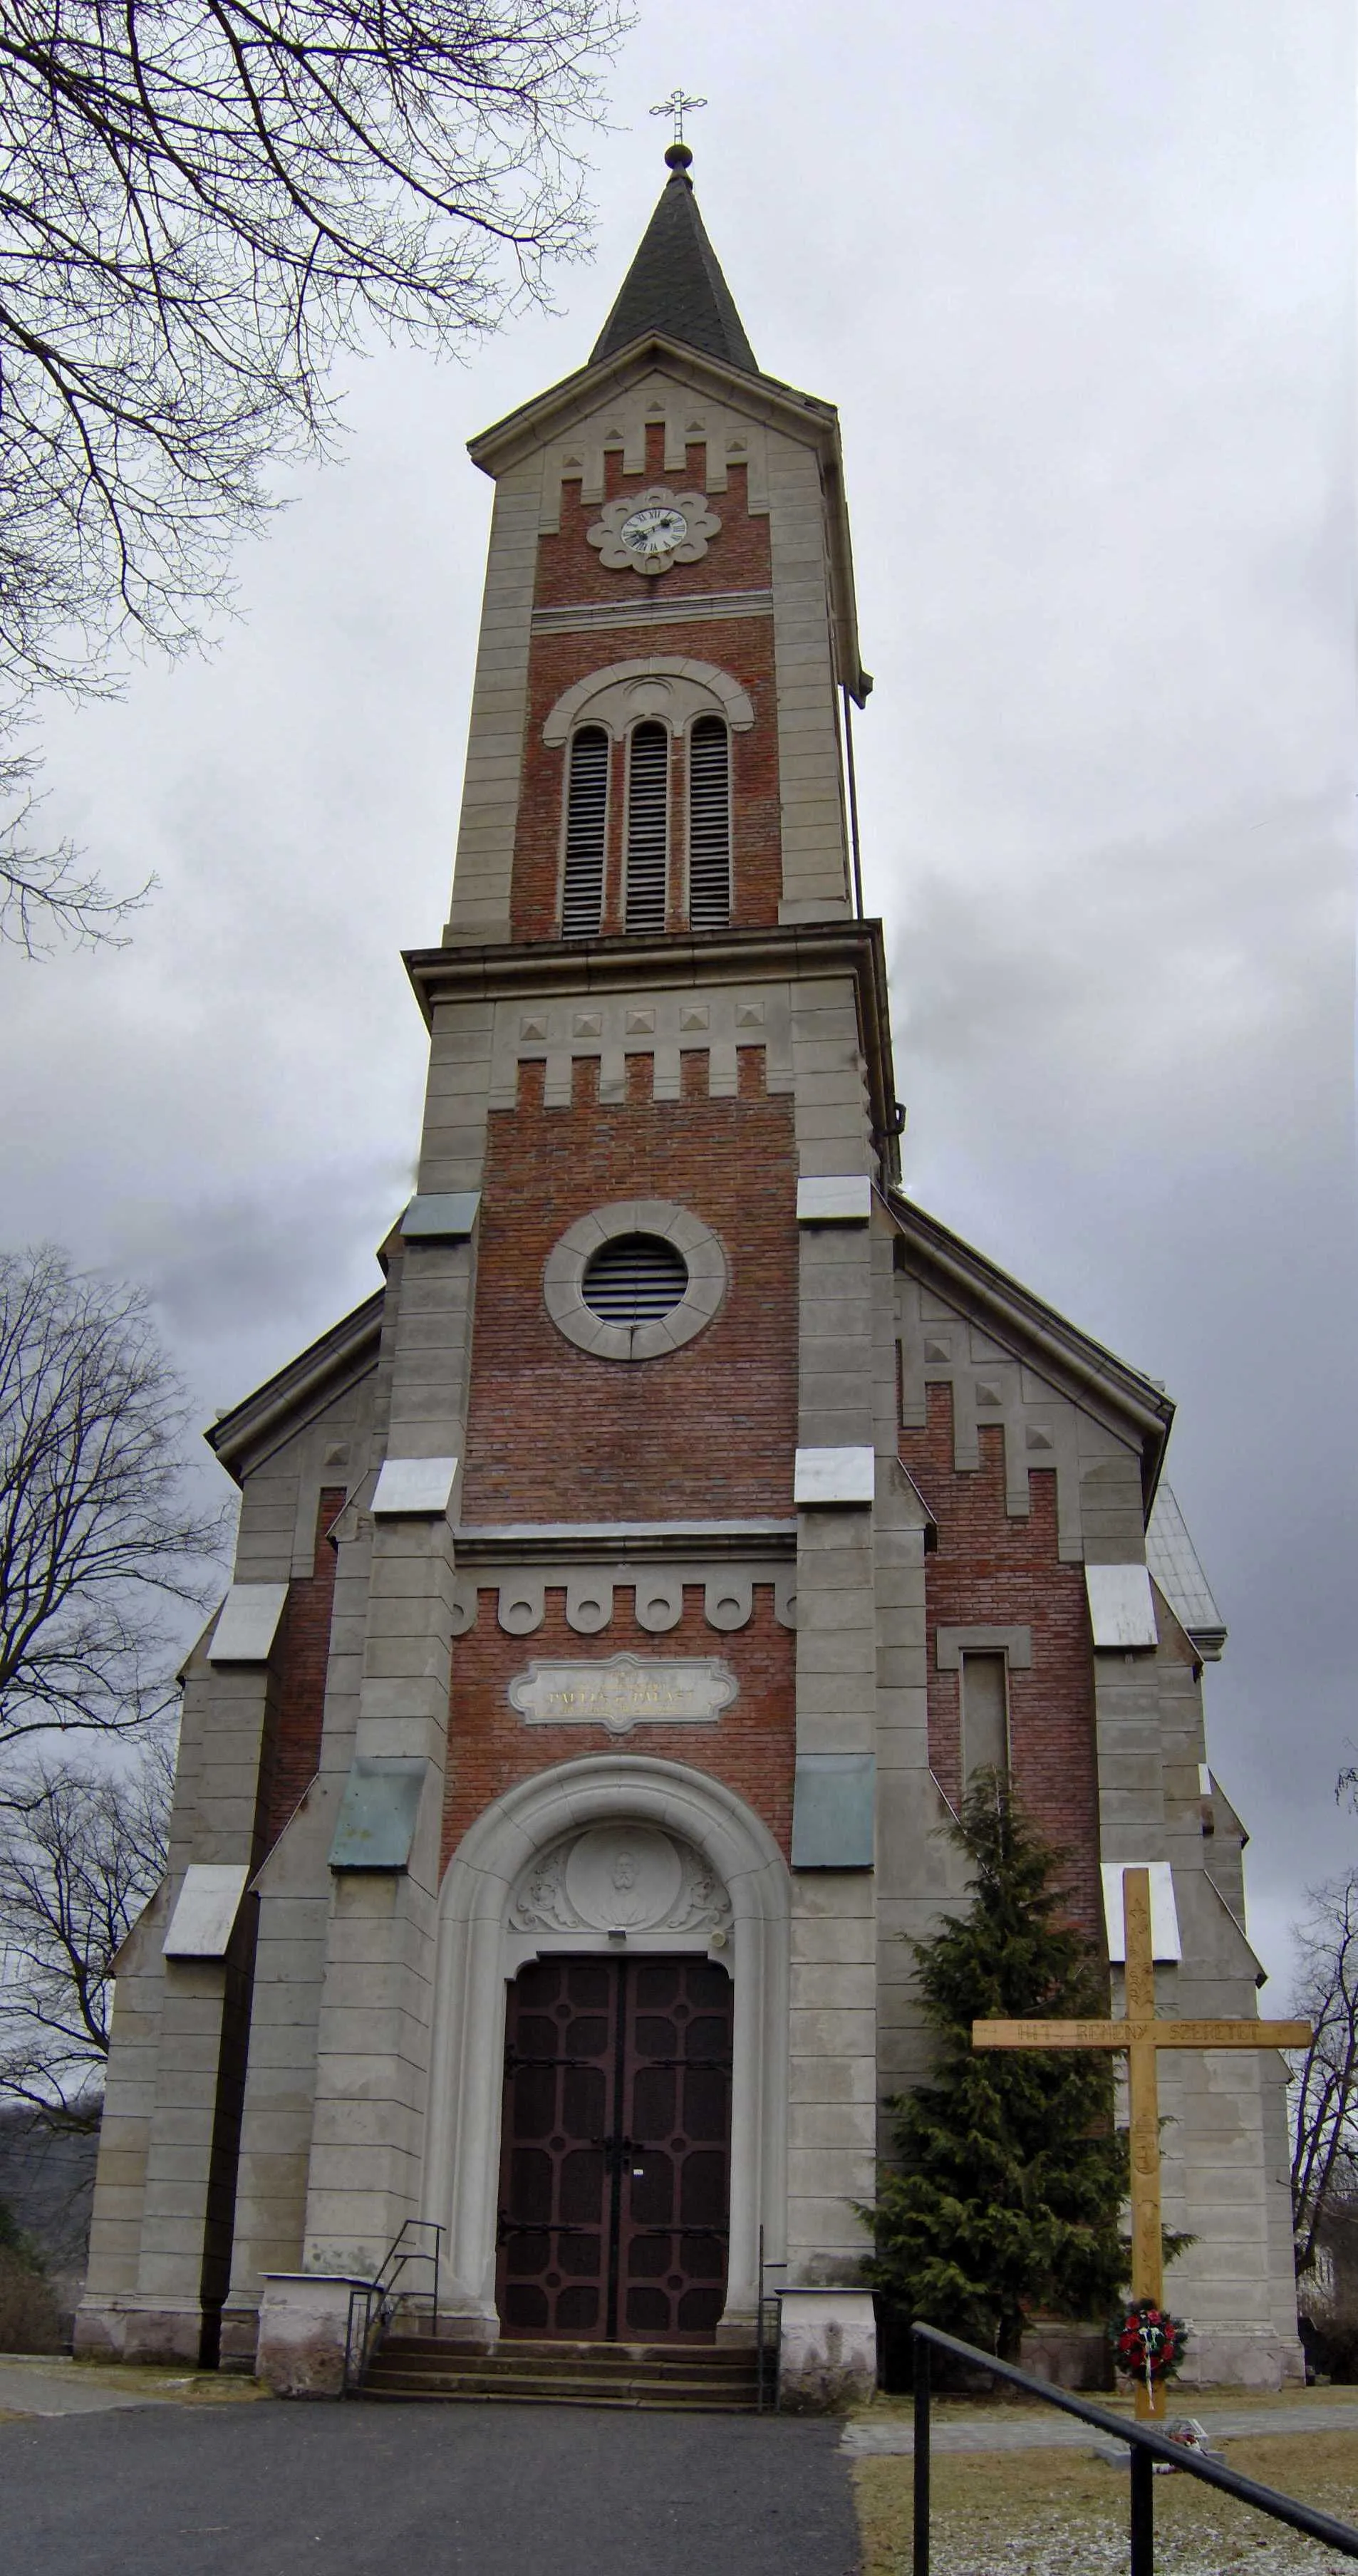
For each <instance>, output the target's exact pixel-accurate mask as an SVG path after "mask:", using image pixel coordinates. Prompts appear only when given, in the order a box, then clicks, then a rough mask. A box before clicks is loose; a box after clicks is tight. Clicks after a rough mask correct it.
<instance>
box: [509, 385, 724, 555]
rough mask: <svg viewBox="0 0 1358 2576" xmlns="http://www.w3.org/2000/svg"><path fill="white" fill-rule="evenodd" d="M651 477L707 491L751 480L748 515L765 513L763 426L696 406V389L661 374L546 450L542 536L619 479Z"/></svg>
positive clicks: (716, 406) (714, 406) (715, 407)
mask: <svg viewBox="0 0 1358 2576" xmlns="http://www.w3.org/2000/svg"><path fill="white" fill-rule="evenodd" d="M651 474H668V475H671V476H673V475H682V476H683V477H684V479H685V480H686V481H688V482H691V483H693V484H695V485H696V486H697V488H698V490H699V491H702V492H726V491H728V490H729V489H731V487H732V485H733V484H734V483H736V482H740V483H748V488H749V500H748V504H747V506H748V509H749V512H750V515H751V517H762V516H765V515H766V514H767V511H768V506H769V501H768V469H767V461H766V440H765V434H764V429H763V426H762V424H761V423H760V422H758V421H754V420H751V419H749V418H748V416H747V415H746V414H745V413H743V412H741V411H737V410H736V409H735V408H734V407H733V406H731V405H729V404H725V403H721V402H710V401H704V400H703V399H702V398H701V397H699V398H698V400H697V401H695V399H694V395H693V391H692V388H691V387H688V388H686V387H684V386H683V385H679V384H676V383H675V382H674V380H673V378H671V377H667V376H663V375H660V374H659V373H656V374H652V375H650V376H647V377H644V378H643V379H642V380H641V381H640V382H639V383H637V384H634V385H629V386H628V387H627V388H626V391H625V392H623V393H621V394H620V395H619V396H618V397H617V398H616V400H614V401H613V402H611V403H608V404H605V405H602V406H600V408H599V409H598V410H596V411H592V412H586V413H585V415H584V417H583V418H582V419H581V420H580V421H579V422H578V423H577V424H575V425H574V426H573V429H572V433H571V435H570V437H568V438H563V439H558V440H555V441H553V443H552V444H551V445H550V446H548V447H546V448H544V449H543V451H542V506H541V514H540V517H539V520H538V527H539V530H540V533H541V534H542V535H543V536H555V535H557V534H558V533H559V532H560V530H561V528H562V525H563V521H564V520H565V518H566V516H567V514H568V513H569V512H570V511H571V510H572V506H574V509H575V510H576V511H579V512H583V511H584V510H585V509H587V508H589V507H591V506H593V505H594V504H596V503H598V502H601V501H602V500H604V499H605V497H606V496H607V495H608V494H609V492H610V490H611V489H612V488H613V486H614V483H615V480H616V478H617V477H620V476H622V475H651Z"/></svg>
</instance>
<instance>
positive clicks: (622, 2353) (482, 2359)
mask: <svg viewBox="0 0 1358 2576" xmlns="http://www.w3.org/2000/svg"><path fill="white" fill-rule="evenodd" d="M364 2395H365V2396H370V2397H380V2398H405V2397H409V2398H448V2399H454V2400H460V2401H461V2402H463V2403H468V2402H472V2403H475V2402H480V2403H481V2404H495V2403H499V2404H509V2405H531V2406H542V2405H549V2406H632V2407H645V2406H653V2407H667V2408H677V2409H679V2410H682V2411H685V2412H690V2411H694V2410H700V2411H705V2412H709V2413H711V2412H717V2413H725V2414H734V2413H739V2414H744V2413H748V2412H750V2411H751V2410H753V2408H754V2407H755V2405H756V2403H757V2398H758V2366H757V2357H756V2355H755V2353H754V2351H753V2350H752V2349H748V2348H747V2349H744V2350H739V2351H735V2352H728V2351H720V2352H719V2351H716V2350H714V2349H713V2347H711V2346H710V2345H692V2344H689V2345H678V2346H676V2345H673V2344H604V2343H587V2344H559V2343H531V2342H528V2341H526V2340H525V2341H523V2342H517V2341H515V2342H507V2343H504V2344H501V2345H499V2346H498V2347H497V2349H496V2350H495V2351H493V2352H489V2353H477V2352H472V2351H469V2350H468V2347H467V2346H466V2345H465V2344H459V2343H455V2342H453V2341H451V2340H450V2339H446V2338H444V2337H442V2336H433V2335H401V2334H397V2335H392V2336H390V2337H389V2339H388V2340H387V2342H386V2343H385V2344H384V2345H383V2346H382V2348H381V2350H380V2351H379V2352H378V2354H377V2355H376V2357H375V2359H374V2361H373V2363H372V2365H371V2367H370V2369H369V2371H368V2375H367V2378H366V2380H365V2381H364Z"/></svg>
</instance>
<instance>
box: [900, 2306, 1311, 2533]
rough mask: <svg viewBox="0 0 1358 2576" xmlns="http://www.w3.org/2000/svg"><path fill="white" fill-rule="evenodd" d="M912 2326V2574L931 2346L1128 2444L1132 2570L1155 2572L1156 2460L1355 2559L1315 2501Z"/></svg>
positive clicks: (920, 2523)
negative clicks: (1300, 2498) (1225, 2465)
mask: <svg viewBox="0 0 1358 2576" xmlns="http://www.w3.org/2000/svg"><path fill="white" fill-rule="evenodd" d="M910 2332H911V2334H912V2335H913V2337H914V2342H915V2549H914V2576H929V2425H930V2398H931V2395H932V2378H933V2369H932V2364H931V2361H930V2357H929V2356H930V2348H931V2347H932V2348H933V2350H934V2351H936V2352H948V2353H951V2354H952V2355H953V2357H954V2359H955V2360H958V2361H965V2362H968V2363H970V2364H971V2366H972V2367H973V2368H974V2369H978V2370H988V2371H989V2372H990V2374H991V2377H992V2378H993V2379H1007V2380H1008V2381H1009V2383H1010V2385H1011V2387H1014V2388H1022V2389H1026V2391H1027V2393H1028V2395H1029V2396H1030V2397H1038V2398H1040V2399H1041V2400H1042V2403H1043V2405H1044V2406H1059V2407H1060V2409H1061V2412H1062V2413H1063V2414H1065V2415H1078V2416H1079V2418H1080V2421H1081V2423H1082V2424H1092V2425H1093V2426H1094V2427H1095V2430H1096V2431H1097V2432H1100V2433H1111V2435H1112V2436H1113V2439H1114V2441H1117V2442H1126V2443H1127V2444H1128V2445H1129V2447H1130V2450H1131V2460H1130V2462H1129V2466H1130V2469H1131V2479H1132V2493H1131V2514H1130V2542H1131V2549H1130V2555H1129V2558H1128V2561H1127V2564H1128V2568H1129V2571H1130V2576H1155V2463H1156V2461H1157V2460H1163V2461H1164V2463H1165V2465H1166V2466H1167V2467H1168V2468H1172V2469H1183V2470H1185V2471H1186V2472H1187V2474H1188V2476H1189V2477H1193V2478H1201V2479H1202V2482H1203V2484H1204V2486H1209V2487H1220V2489H1221V2491H1222V2494H1223V2495H1230V2496H1234V2497H1235V2498H1236V2500H1237V2502H1238V2503H1240V2504H1248V2505H1252V2506H1253V2507H1254V2510H1255V2512H1256V2513H1266V2514H1269V2515H1271V2517H1272V2519H1273V2521H1274V2522H1285V2523H1288V2524H1290V2526H1291V2528H1292V2530H1293V2531H1303V2532H1305V2534H1306V2536H1307V2538H1308V2540H1323V2541H1324V2542H1325V2543H1326V2544H1327V2546H1328V2547H1329V2548H1331V2549H1337V2550H1338V2552H1339V2554H1340V2556H1341V2558H1358V2531H1355V2530H1354V2529H1353V2528H1352V2526H1351V2525H1350V2524H1349V2523H1347V2522H1336V2521H1335V2519H1334V2517H1333V2515H1331V2514H1328V2513H1317V2512H1316V2511H1315V2509H1314V2507H1313V2506H1311V2505H1309V2504H1299V2503H1298V2501H1297V2499H1296V2497H1295V2496H1285V2495H1279V2494H1278V2492H1277V2489H1276V2488H1275V2487H1261V2486H1260V2485H1259V2484H1258V2481H1257V2480H1256V2479H1254V2478H1242V2477H1241V2476H1239V2474H1238V2473H1237V2471H1236V2470H1234V2469H1224V2468H1222V2467H1221V2466H1220V2464H1219V2462H1218V2461H1216V2460H1209V2459H1205V2458H1204V2456H1203V2454H1202V2452H1201V2451H1191V2450H1189V2449H1188V2447H1187V2445H1186V2444H1185V2443H1183V2442H1173V2441H1171V2440H1170V2438H1169V2436H1168V2434H1166V2433H1156V2432H1153V2431H1152V2430H1151V2427H1150V2426H1149V2425H1148V2424H1136V2423H1128V2422H1127V2421H1126V2419H1125V2418H1124V2417H1122V2416H1120V2415H1110V2414H1109V2412H1108V2410H1107V2408H1106V2407H1104V2406H1090V2405H1089V2404H1088V2403H1087V2402H1086V2400H1085V2399H1084V2398H1082V2397H1072V2396H1071V2395H1070V2394H1069V2392H1068V2390H1066V2389H1064V2388H1053V2387H1052V2385H1051V2383H1050V2381H1049V2380H1046V2379H1035V2378H1034V2377H1033V2374H1032V2372H1031V2371H1030V2370H1019V2369H1017V2368H1016V2367H1015V2365H1014V2363H1013V2362H1012V2361H997V2360H996V2358H995V2355H994V2353H993V2352H982V2351H981V2349H980V2347H979V2345H977V2344H974V2343H962V2342H960V2341H959V2339H958V2337H957V2336H956V2335H950V2334H943V2333H942V2332H941V2331H940V2329H939V2328H938V2327H937V2326H921V2325H914V2326H912V2327H911V2329H910Z"/></svg>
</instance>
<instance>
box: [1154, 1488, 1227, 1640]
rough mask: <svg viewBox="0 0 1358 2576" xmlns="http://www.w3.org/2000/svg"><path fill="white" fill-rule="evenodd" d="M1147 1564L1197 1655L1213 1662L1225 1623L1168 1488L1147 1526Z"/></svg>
mask: <svg viewBox="0 0 1358 2576" xmlns="http://www.w3.org/2000/svg"><path fill="white" fill-rule="evenodd" d="M1146 1563H1147V1565H1148V1566H1149V1567H1150V1570H1151V1573H1152V1574H1153V1575H1154V1577H1155V1580H1156V1582H1157V1583H1158V1584H1159V1586H1160V1589H1161V1591H1162V1592H1163V1594H1164V1596H1165V1599H1166V1600H1167V1602H1168V1603H1169V1606H1170V1608H1171V1610H1172V1611H1173V1612H1174V1615H1175V1617H1176V1619H1177V1620H1178V1621H1179V1623H1180V1625H1181V1627H1182V1628H1183V1629H1184V1631H1185V1633H1186V1634H1187V1635H1188V1636H1189V1637H1190V1638H1191V1640H1192V1642H1193V1644H1194V1645H1195V1646H1196V1647H1197V1649H1198V1652H1199V1654H1200V1655H1204V1656H1206V1657H1208V1658H1209V1659H1210V1661H1211V1662H1212V1663H1215V1662H1216V1660H1217V1657H1218V1656H1219V1655H1220V1653H1221V1650H1222V1647H1223V1646H1224V1645H1225V1643H1226V1622H1225V1620H1224V1619H1223V1618H1222V1615H1221V1612H1220V1611H1219V1610H1218V1608H1217V1605H1216V1603H1215V1601H1214V1600H1213V1598H1212V1592H1211V1587H1210V1585H1209V1583H1208V1580H1207V1577H1206V1575H1205V1574H1204V1573H1203V1570H1202V1564H1201V1561H1200V1559H1199V1556H1198V1551H1197V1549H1196V1548H1195V1546H1194V1545H1193V1541H1192V1539H1191V1538H1190V1537H1189V1534H1188V1524H1187V1522H1186V1521H1185V1519H1184V1516H1183V1513H1182V1512H1181V1511H1180V1509H1179V1506H1178V1503H1177V1502H1176V1501H1175V1498H1174V1495H1173V1494H1172V1492H1171V1491H1170V1488H1169V1486H1168V1485H1161V1486H1160V1488H1159V1490H1158V1492H1157V1494H1156V1497H1155V1504H1154V1508H1153V1510H1152V1512H1151V1516H1150V1520H1149V1521H1148V1523H1147V1525H1146Z"/></svg>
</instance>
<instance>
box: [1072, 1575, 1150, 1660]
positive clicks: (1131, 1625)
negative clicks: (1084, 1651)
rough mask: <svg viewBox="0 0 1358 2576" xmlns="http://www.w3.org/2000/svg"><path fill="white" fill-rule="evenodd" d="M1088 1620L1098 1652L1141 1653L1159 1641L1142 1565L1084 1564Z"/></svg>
mask: <svg viewBox="0 0 1358 2576" xmlns="http://www.w3.org/2000/svg"><path fill="white" fill-rule="evenodd" d="M1085 1590H1086V1592H1087V1593H1088V1595H1089V1622H1090V1626H1091V1627H1092V1629H1093V1631H1094V1645H1095V1648H1096V1650H1097V1651H1098V1652H1100V1653H1122V1654H1137V1653H1144V1652H1145V1651H1146V1650H1147V1649H1148V1648H1150V1647H1152V1646H1158V1645H1159V1643H1160V1636H1159V1631H1158V1629H1157V1627H1156V1624H1155V1602H1154V1599H1153V1597H1152V1594H1151V1579H1150V1576H1149V1574H1148V1573H1147V1571H1146V1568H1145V1566H1144V1565H1087V1566H1086V1567H1085Z"/></svg>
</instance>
